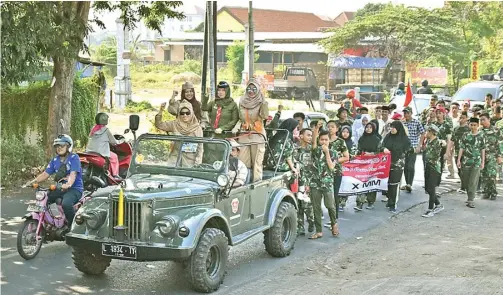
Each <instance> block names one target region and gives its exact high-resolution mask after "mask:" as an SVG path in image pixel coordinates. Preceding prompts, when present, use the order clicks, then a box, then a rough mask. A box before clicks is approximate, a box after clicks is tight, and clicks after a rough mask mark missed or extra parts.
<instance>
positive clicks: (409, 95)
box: [403, 79, 412, 107]
mask: <svg viewBox="0 0 503 295" xmlns="http://www.w3.org/2000/svg"><path fill="white" fill-rule="evenodd" d="M411 101H412V88H411V87H410V79H409V81H407V90H406V92H405V103H404V104H403V107H406V106H408V105H409V103H410V102H411Z"/></svg>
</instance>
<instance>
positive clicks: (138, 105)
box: [124, 100, 155, 113]
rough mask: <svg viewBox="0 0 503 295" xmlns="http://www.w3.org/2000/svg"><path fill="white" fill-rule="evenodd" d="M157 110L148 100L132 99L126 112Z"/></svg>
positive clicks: (127, 105) (125, 109)
mask: <svg viewBox="0 0 503 295" xmlns="http://www.w3.org/2000/svg"><path fill="white" fill-rule="evenodd" d="M151 111H155V108H154V107H153V106H152V104H151V103H150V102H148V101H145V100H144V101H140V102H134V101H132V100H130V101H128V102H127V104H126V107H125V108H124V112H126V113H140V112H151Z"/></svg>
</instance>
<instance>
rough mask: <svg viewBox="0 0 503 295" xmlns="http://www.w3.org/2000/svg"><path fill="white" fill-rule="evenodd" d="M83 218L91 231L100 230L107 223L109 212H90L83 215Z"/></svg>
mask: <svg viewBox="0 0 503 295" xmlns="http://www.w3.org/2000/svg"><path fill="white" fill-rule="evenodd" d="M81 216H82V218H84V220H85V221H86V225H87V226H88V227H89V228H91V229H94V230H96V229H98V228H100V226H102V225H103V223H105V220H106V217H107V212H106V211H104V210H99V211H89V212H86V213H83V214H82V215H81Z"/></svg>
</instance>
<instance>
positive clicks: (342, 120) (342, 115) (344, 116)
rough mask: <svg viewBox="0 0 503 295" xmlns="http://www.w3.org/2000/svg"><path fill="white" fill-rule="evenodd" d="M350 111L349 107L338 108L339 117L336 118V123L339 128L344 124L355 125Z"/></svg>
mask: <svg viewBox="0 0 503 295" xmlns="http://www.w3.org/2000/svg"><path fill="white" fill-rule="evenodd" d="M348 113H349V111H348V110H347V109H345V108H344V107H340V108H339V109H338V110H337V117H338V118H339V119H337V120H335V123H336V124H337V128H339V129H340V128H341V127H342V126H344V125H347V126H350V127H351V126H353V120H352V119H350V118H349V115H348Z"/></svg>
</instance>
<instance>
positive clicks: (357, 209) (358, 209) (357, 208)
mask: <svg viewBox="0 0 503 295" xmlns="http://www.w3.org/2000/svg"><path fill="white" fill-rule="evenodd" d="M353 209H355V211H356V212H360V211H362V210H363V209H362V208H360V207H359V206H355V207H354V208H353Z"/></svg>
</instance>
